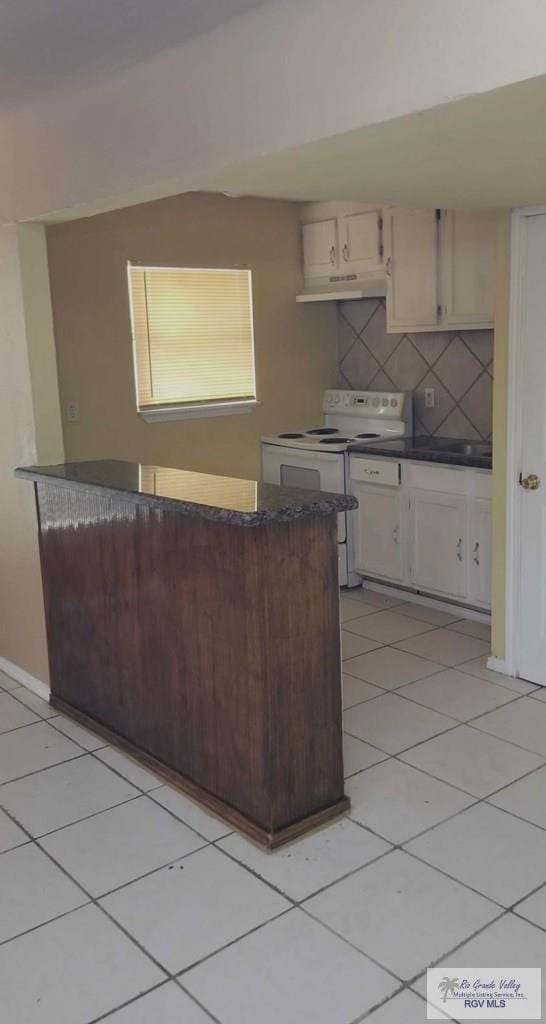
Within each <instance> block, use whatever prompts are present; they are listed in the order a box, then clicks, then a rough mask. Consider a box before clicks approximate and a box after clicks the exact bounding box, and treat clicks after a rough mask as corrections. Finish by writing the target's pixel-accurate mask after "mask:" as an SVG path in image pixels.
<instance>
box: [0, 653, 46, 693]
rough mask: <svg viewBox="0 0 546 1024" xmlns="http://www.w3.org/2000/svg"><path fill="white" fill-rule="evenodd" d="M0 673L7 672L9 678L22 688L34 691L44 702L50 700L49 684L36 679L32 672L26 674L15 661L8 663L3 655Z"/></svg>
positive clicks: (0, 656)
mask: <svg viewBox="0 0 546 1024" xmlns="http://www.w3.org/2000/svg"><path fill="white" fill-rule="evenodd" d="M0 672H5V674H6V675H7V676H10V678H11V679H15V681H16V682H17V683H20V684H21V686H26V688H27V690H32V692H33V693H35V694H36V695H37V696H38V697H41V698H42V700H49V686H48V685H47V683H43V682H42V680H41V679H36V676H31V674H30V672H26V671H25V669H24V668H21V667H20V665H15V664H14V662H13V661H8V659H7V658H3V657H2V655H0Z"/></svg>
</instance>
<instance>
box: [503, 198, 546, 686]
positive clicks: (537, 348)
mask: <svg viewBox="0 0 546 1024" xmlns="http://www.w3.org/2000/svg"><path fill="white" fill-rule="evenodd" d="M520 223H521V242H520V246H519V247H518V248H519V252H518V253H517V255H516V256H515V257H514V258H515V259H518V256H519V259H518V266H517V267H516V272H517V276H518V277H519V281H518V297H517V298H518V299H519V301H517V299H516V297H515V296H514V295H512V301H516V311H515V315H516V317H517V321H518V326H517V328H516V331H517V337H516V338H515V339H512V341H513V343H514V344H515V345H516V353H517V356H516V358H517V357H518V356H519V358H518V363H519V367H518V369H519V374H518V380H517V383H516V394H515V396H514V397H515V402H514V408H515V413H514V415H515V416H518V414H519V416H520V417H521V439H520V445H519V449H520V450H519V458H517V461H516V465H515V467H514V468H515V473H514V476H516V477H517V475H518V474H520V475H521V484H522V486H520V487H518V490H517V496H516V505H517V508H516V519H519V530H518V534H519V544H518V547H517V548H516V550H515V552H514V556H513V561H514V565H513V566H510V569H511V570H512V573H513V575H514V576H515V579H516V580H517V584H516V594H515V595H514V596H515V605H516V620H517V621H516V625H515V634H516V636H515V668H516V673H517V675H518V676H522V677H523V678H524V679H528V680H530V681H531V682H534V683H540V684H541V685H542V686H545V685H546V213H537V214H536V215H534V216H533V215H529V216H523V217H522V218H521V221H520ZM517 307H519V309H518V308H517ZM537 478H538V479H537ZM537 484H538V486H536V485H537ZM518 511H519V516H518ZM509 575H510V574H509Z"/></svg>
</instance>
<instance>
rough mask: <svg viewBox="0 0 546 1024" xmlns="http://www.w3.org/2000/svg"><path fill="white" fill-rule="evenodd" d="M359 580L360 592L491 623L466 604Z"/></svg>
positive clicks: (402, 588)
mask: <svg viewBox="0 0 546 1024" xmlns="http://www.w3.org/2000/svg"><path fill="white" fill-rule="evenodd" d="M361 579H362V585H361V589H362V590H374V591H375V592H376V593H377V594H385V595H386V596H387V597H396V598H400V600H401V601H406V602H411V603H413V604H420V605H424V606H425V607H427V608H435V609H436V610H437V611H440V612H447V613H448V615H449V614H452V613H453V614H456V615H457V617H458V618H460V619H472V620H473V622H483V623H485V624H486V625H489V624H490V622H491V613H490V612H487V611H480V609H479V608H471V607H469V605H466V604H457V603H456V602H455V601H447V600H446V601H443V600H442V598H441V597H430V596H429V595H428V594H424V593H422V592H421V591H417V590H406V588H405V587H397V586H396V585H395V584H392V585H391V584H390V583H380V582H379V581H377V580H372V579H368V578H367V577H361ZM353 589H357V588H353ZM343 593H345V591H343ZM347 596H348V597H350V596H351V589H350V588H348V589H347ZM499 671H500V670H499Z"/></svg>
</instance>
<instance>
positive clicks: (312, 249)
mask: <svg viewBox="0 0 546 1024" xmlns="http://www.w3.org/2000/svg"><path fill="white" fill-rule="evenodd" d="M302 234H303V263H304V271H305V276H306V277H328V275H329V274H333V273H335V271H336V268H337V265H338V256H339V251H338V232H337V220H336V219H335V217H329V218H327V219H325V220H316V221H311V222H310V223H309V224H303V225H302Z"/></svg>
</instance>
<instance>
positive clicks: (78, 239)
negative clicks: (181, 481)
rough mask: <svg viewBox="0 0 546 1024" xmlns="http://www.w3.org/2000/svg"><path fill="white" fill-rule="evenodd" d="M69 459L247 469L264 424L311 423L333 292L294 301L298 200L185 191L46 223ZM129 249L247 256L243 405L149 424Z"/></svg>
mask: <svg viewBox="0 0 546 1024" xmlns="http://www.w3.org/2000/svg"><path fill="white" fill-rule="evenodd" d="M47 236H48V253H49V264H50V274H51V291H52V299H53V310H54V321H55V336H56V345H57V359H58V370H59V384H60V393H61V404H62V408H63V409H65V408H66V403H67V402H68V401H69V400H74V401H76V402H78V404H79V409H80V421H79V422H78V423H67V422H66V420H65V423H64V440H65V449H66V456H67V458H68V459H92V458H105V457H113V458H121V459H135V460H139V461H143V462H155V463H162V464H163V465H171V466H179V467H188V468H191V469H202V470H205V471H209V472H218V473H226V474H227V475H237V474H240V475H242V476H250V477H253V476H254V475H255V474H257V473H259V471H260V450H259V439H260V435H261V434H263V433H267V432H270V431H276V430H279V429H283V427H284V428H288V427H290V426H298V425H301V424H302V423H303V424H305V423H310V422H314V421H315V420H316V419H317V417H318V416H319V414H320V401H321V394H322V391H323V390H324V388H325V387H328V386H332V385H335V382H336V355H337V327H336V311H335V304H334V303H320V304H318V305H311V306H309V305H303V306H302V305H297V304H296V302H295V296H296V294H297V292H298V290H299V289H300V288H301V284H302V280H301V254H300V232H299V211H298V207H297V205H296V204H294V203H287V202H279V201H270V200H263V199H246V198H245V199H228V198H226V197H224V196H218V195H207V194H187V195H181V196H176V197H174V198H170V199H164V200H159V201H157V202H153V203H146V204H142V205H140V206H134V207H130V208H127V209H124V210H119V211H116V212H113V213H107V214H101V215H99V216H96V217H93V218H86V219H83V220H79V221H72V222H69V223H65V224H58V225H55V226H53V227H50V228H48V231H47ZM128 259H133V260H138V261H141V262H144V263H150V264H161V263H166V264H181V265H184V264H190V265H199V264H203V265H218V266H230V265H233V264H248V265H250V266H251V268H252V272H253V291H254V326H255V343H256V370H257V388H258V399H259V402H260V405H259V406H258V408H257V409H256V411H254V412H252V413H250V414H248V415H239V416H225V417H218V418H210V419H197V420H185V421H184V420H182V421H176V422H170V423H153V424H150V423H145V422H144V421H143V420H142V419H141V418H140V417H139V416H138V414H137V412H136V409H135V398H134V381H133V366H132V348H131V335H130V326H129V308H128V298H127V278H126V262H127V260H128Z"/></svg>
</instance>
